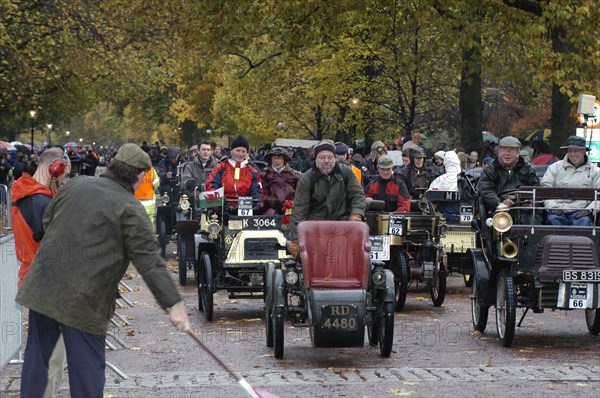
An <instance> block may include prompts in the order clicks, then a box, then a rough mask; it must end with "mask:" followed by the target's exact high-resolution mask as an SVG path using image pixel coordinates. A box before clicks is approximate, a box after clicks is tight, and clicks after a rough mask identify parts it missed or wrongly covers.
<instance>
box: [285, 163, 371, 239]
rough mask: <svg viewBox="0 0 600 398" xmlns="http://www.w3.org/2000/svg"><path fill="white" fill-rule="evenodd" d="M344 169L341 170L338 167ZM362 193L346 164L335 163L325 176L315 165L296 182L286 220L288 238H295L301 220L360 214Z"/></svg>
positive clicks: (336, 218)
mask: <svg viewBox="0 0 600 398" xmlns="http://www.w3.org/2000/svg"><path fill="white" fill-rule="evenodd" d="M342 167H343V168H345V170H344V171H342V170H341V168H342ZM366 206H367V204H366V199H365V193H364V191H363V188H362V186H361V185H360V184H359V183H358V179H357V178H356V176H355V175H354V173H353V172H352V170H350V169H349V168H348V166H345V165H340V164H339V163H338V164H337V165H336V168H335V170H334V171H333V172H332V173H331V174H329V175H323V174H321V173H320V172H319V171H318V169H317V168H316V166H315V167H313V168H312V172H307V173H305V174H304V175H302V177H301V178H300V180H299V181H298V185H297V186H296V194H295V195H294V205H293V210H292V218H291V222H290V239H296V237H297V231H296V224H297V223H298V222H300V221H305V220H347V219H348V217H349V216H350V215H351V214H358V215H361V216H363V217H364V215H365V208H366Z"/></svg>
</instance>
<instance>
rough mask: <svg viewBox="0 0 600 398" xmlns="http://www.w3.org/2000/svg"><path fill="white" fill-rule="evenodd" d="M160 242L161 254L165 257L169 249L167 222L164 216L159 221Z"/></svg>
mask: <svg viewBox="0 0 600 398" xmlns="http://www.w3.org/2000/svg"><path fill="white" fill-rule="evenodd" d="M158 243H159V244H160V255H161V256H162V257H163V258H165V253H166V251H167V222H166V221H165V220H163V219H162V218H161V219H160V221H159V223H158Z"/></svg>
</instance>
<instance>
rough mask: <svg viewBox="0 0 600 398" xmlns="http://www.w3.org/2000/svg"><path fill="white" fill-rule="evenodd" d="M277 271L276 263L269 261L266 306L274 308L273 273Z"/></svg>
mask: <svg viewBox="0 0 600 398" xmlns="http://www.w3.org/2000/svg"><path fill="white" fill-rule="evenodd" d="M274 272H275V264H274V263H272V262H269V263H268V264H267V266H266V267H265V278H264V280H265V294H264V296H265V306H266V308H272V306H273V273H274Z"/></svg>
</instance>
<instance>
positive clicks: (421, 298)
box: [415, 296, 427, 301]
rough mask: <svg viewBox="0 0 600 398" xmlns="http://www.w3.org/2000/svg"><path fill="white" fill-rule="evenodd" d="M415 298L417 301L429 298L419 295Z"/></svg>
mask: <svg viewBox="0 0 600 398" xmlns="http://www.w3.org/2000/svg"><path fill="white" fill-rule="evenodd" d="M415 300H417V301H425V300H427V299H426V298H425V297H421V296H417V297H415Z"/></svg>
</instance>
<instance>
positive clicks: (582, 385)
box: [576, 383, 592, 387]
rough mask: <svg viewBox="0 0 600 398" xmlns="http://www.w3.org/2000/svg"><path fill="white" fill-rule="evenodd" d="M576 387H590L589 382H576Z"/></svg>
mask: <svg viewBox="0 0 600 398" xmlns="http://www.w3.org/2000/svg"><path fill="white" fill-rule="evenodd" d="M576 386H577V387H591V386H592V385H591V384H587V383H577V384H576Z"/></svg>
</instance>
